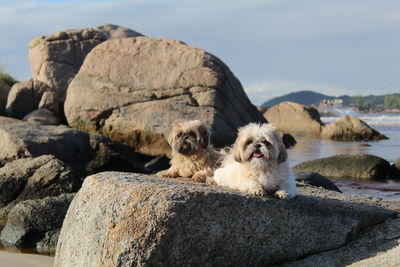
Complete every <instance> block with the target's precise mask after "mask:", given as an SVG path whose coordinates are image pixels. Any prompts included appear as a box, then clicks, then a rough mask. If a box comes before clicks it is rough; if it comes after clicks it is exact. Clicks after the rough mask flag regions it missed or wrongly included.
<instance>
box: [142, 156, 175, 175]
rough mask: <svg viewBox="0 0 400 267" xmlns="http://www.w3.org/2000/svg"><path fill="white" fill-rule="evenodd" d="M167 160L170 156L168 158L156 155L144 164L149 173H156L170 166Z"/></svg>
mask: <svg viewBox="0 0 400 267" xmlns="http://www.w3.org/2000/svg"><path fill="white" fill-rule="evenodd" d="M169 162H170V158H168V157H166V156H158V157H155V158H154V159H152V160H150V161H149V162H147V163H146V164H145V165H144V166H145V167H146V169H148V170H149V171H150V172H151V173H156V172H159V171H162V170H166V169H168V168H169V167H170V166H171V164H170V163H169Z"/></svg>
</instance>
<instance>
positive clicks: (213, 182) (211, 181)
mask: <svg viewBox="0 0 400 267" xmlns="http://www.w3.org/2000/svg"><path fill="white" fill-rule="evenodd" d="M206 183H207V184H209V185H217V183H216V182H215V180H214V177H212V176H209V177H207V180H206Z"/></svg>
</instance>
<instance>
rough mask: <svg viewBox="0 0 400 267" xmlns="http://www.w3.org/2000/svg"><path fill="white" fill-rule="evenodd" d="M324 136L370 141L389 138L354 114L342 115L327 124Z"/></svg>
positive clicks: (322, 135) (322, 134) (341, 139)
mask: <svg viewBox="0 0 400 267" xmlns="http://www.w3.org/2000/svg"><path fill="white" fill-rule="evenodd" d="M321 137H322V138H329V139H333V140H339V141H361V140H362V141H370V140H382V139H387V137H386V136H384V135H383V134H381V133H379V132H378V131H376V130H374V129H372V128H371V127H370V126H369V125H368V124H367V123H365V122H364V121H362V120H360V119H359V118H357V117H354V116H347V115H345V116H342V117H340V118H339V119H337V121H335V122H331V123H329V124H328V125H326V126H325V127H324V128H323V130H322V132H321Z"/></svg>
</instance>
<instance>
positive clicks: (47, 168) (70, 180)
mask: <svg viewBox="0 0 400 267" xmlns="http://www.w3.org/2000/svg"><path fill="white" fill-rule="evenodd" d="M81 184H82V177H81V176H80V174H79V173H76V172H74V171H73V170H72V169H71V167H70V166H68V165H67V164H65V163H64V162H62V161H60V160H58V159H56V158H55V157H54V156H52V155H43V156H40V157H37V158H26V159H18V160H15V161H13V162H10V163H7V164H6V165H5V166H4V167H2V168H0V218H5V217H6V216H7V214H8V212H9V211H10V210H11V208H12V207H14V206H15V205H16V204H17V203H19V202H21V201H23V200H28V199H39V198H44V197H47V196H58V195H60V194H62V193H71V192H76V191H78V189H79V188H80V186H81Z"/></svg>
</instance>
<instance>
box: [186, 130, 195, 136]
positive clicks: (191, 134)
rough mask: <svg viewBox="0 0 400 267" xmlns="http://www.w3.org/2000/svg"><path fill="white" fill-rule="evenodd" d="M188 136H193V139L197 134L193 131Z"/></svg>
mask: <svg viewBox="0 0 400 267" xmlns="http://www.w3.org/2000/svg"><path fill="white" fill-rule="evenodd" d="M188 135H189V136H191V137H196V133H195V132H192V131H190V132H189V133H188Z"/></svg>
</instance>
